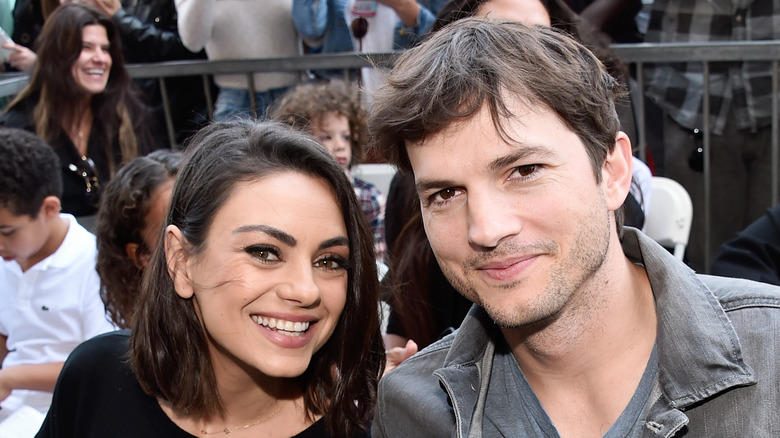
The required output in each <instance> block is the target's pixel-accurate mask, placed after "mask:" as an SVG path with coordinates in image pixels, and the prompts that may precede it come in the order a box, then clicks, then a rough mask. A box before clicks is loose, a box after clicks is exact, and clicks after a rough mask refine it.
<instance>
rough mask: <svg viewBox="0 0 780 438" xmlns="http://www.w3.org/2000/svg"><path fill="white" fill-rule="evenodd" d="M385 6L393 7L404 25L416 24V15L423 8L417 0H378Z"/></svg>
mask: <svg viewBox="0 0 780 438" xmlns="http://www.w3.org/2000/svg"><path fill="white" fill-rule="evenodd" d="M378 1H379V3H382V4H383V5H385V6H388V7H390V8H393V10H394V11H395V13H396V14H398V18H400V19H401V23H403V25H404V26H405V27H415V26H417V17H418V16H419V15H420V10H421V9H424V8H423V7H422V6H421V5H420V4H419V3H417V0H378Z"/></svg>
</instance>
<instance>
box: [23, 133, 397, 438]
mask: <svg viewBox="0 0 780 438" xmlns="http://www.w3.org/2000/svg"><path fill="white" fill-rule="evenodd" d="M302 207H303V208H302ZM166 224H167V226H166V228H165V231H164V233H163V234H162V236H161V238H162V241H161V242H159V243H158V246H157V249H156V250H155V252H154V254H153V255H152V259H151V261H150V264H149V266H148V267H147V272H146V273H145V275H144V280H143V283H142V291H141V297H140V303H139V306H140V307H139V309H138V311H137V313H136V317H135V322H134V324H133V331H132V333H131V334H130V335H128V334H127V333H126V332H124V333H121V332H120V333H115V334H112V335H109V336H103V337H98V338H94V339H92V340H90V341H88V342H86V343H84V344H82V346H80V347H79V348H78V349H77V351H76V352H74V354H72V355H71V357H70V358H69V359H68V361H67V363H66V364H65V366H64V368H63V372H62V374H61V375H60V380H59V382H58V386H57V388H56V389H55V392H54V401H53V403H52V407H51V409H50V411H49V414H48V417H47V418H46V420H45V422H44V425H43V427H42V429H41V431H40V432H39V433H38V437H55V436H78V437H104V436H112V437H139V436H143V437H147V438H151V437H191V436H193V435H194V436H204V435H206V436H208V435H213V434H219V435H222V434H231V436H236V437H241V436H279V437H282V436H283V437H290V436H316V437H327V436H338V437H342V436H355V435H356V434H358V433H360V432H361V431H364V430H365V429H366V427H367V423H368V422H369V421H370V418H371V414H372V411H373V404H374V399H375V394H376V383H377V379H378V377H379V375H380V373H381V369H382V367H383V364H384V351H383V348H382V340H381V334H380V331H379V321H378V320H379V316H378V312H377V300H378V285H377V280H376V270H375V264H374V255H373V244H372V239H371V233H370V231H369V228H368V226H367V224H366V222H365V219H364V218H363V216H362V212H361V210H360V206H359V205H358V203H357V200H356V199H355V195H354V192H353V191H352V187H351V185H350V184H349V180H348V179H347V177H346V175H344V172H343V171H342V170H341V168H340V167H339V166H338V164H337V163H336V162H335V160H333V159H332V158H331V157H330V155H329V153H328V152H327V151H326V150H325V149H323V148H322V147H320V146H319V145H318V144H317V143H316V142H315V141H314V140H313V139H311V138H310V137H307V136H305V135H304V134H301V133H297V132H295V131H294V130H292V129H291V128H288V127H284V126H283V125H279V124H254V123H252V122H234V123H222V124H215V125H211V126H209V127H207V128H205V129H204V130H202V131H201V132H200V133H198V134H196V136H195V137H194V139H193V140H192V142H191V143H190V145H189V147H188V150H187V155H186V156H185V159H184V164H183V166H182V169H181V170H180V172H179V175H178V177H177V179H176V183H175V185H174V190H173V195H172V198H171V206H170V209H169V212H168V216H167V218H166ZM128 336H129V341H128ZM128 357H129V363H128V361H127V358H128Z"/></svg>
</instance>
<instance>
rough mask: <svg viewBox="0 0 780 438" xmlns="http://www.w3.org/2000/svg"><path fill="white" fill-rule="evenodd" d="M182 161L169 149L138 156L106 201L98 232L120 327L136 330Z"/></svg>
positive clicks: (100, 262) (110, 305)
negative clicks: (144, 278) (146, 276)
mask: <svg viewBox="0 0 780 438" xmlns="http://www.w3.org/2000/svg"><path fill="white" fill-rule="evenodd" d="M180 160H181V153H180V152H172V151H168V150H163V149H160V150H157V151H154V152H152V153H151V154H149V155H145V156H142V157H138V158H136V159H134V160H132V161H130V162H129V163H127V164H126V165H124V166H123V167H122V168H120V169H119V171H118V172H117V173H116V176H114V178H113V179H112V180H111V181H109V182H108V184H107V185H106V187H105V191H104V192H103V195H102V197H101V200H100V208H99V209H98V214H97V220H96V229H95V234H96V236H97V247H98V258H97V271H98V274H99V275H100V296H101V298H102V299H103V303H104V304H105V305H106V310H107V311H108V313H109V315H110V316H111V319H112V320H113V321H114V324H116V325H117V326H118V327H119V328H130V327H131V326H132V323H133V319H134V318H133V316H134V315H135V309H136V308H137V307H138V297H139V295H140V293H141V275H142V274H143V271H144V269H145V268H146V265H147V264H148V263H149V259H150V257H151V255H152V252H153V251H154V250H155V248H156V247H157V242H158V240H159V237H160V233H162V224H163V221H164V220H165V214H166V213H167V212H168V204H169V203H170V199H171V192H172V191H173V181H174V180H175V178H176V173H177V172H178V171H179V161H180Z"/></svg>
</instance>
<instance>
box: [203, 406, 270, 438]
mask: <svg viewBox="0 0 780 438" xmlns="http://www.w3.org/2000/svg"><path fill="white" fill-rule="evenodd" d="M277 404H279V406H277V407H276V409H275V410H274V411H273V412H271V414H270V415H268V416H265V417H263V418H261V419H259V420H257V421H255V422H254V423H249V424H245V425H243V426H235V427H225V428H224V429H222V430H215V431H214V432H208V431H207V430H206V429H201V430H200V433H202V434H203V435H213V434H215V433H220V432H222V433H224V434H225V435H229V434H230V433H231V432H233V431H234V430H243V429H249V428H250V427H253V426H257V425H258V424H260V423H263V422H266V421H268V420H270V419H271V418H273V417H274V415H276V414H277V413H279V410H281V409H282V405H281V404H280V403H279V402H277Z"/></svg>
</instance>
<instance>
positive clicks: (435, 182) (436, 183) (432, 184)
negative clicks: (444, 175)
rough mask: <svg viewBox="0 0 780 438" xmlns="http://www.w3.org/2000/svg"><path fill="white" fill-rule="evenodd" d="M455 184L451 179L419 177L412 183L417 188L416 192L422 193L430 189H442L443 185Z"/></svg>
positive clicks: (452, 185) (451, 185)
mask: <svg viewBox="0 0 780 438" xmlns="http://www.w3.org/2000/svg"><path fill="white" fill-rule="evenodd" d="M456 185H457V184H456V183H455V181H453V180H451V179H430V180H426V179H421V180H420V181H418V182H417V183H416V184H415V185H414V188H415V190H417V193H423V192H426V191H428V190H432V189H442V188H445V187H454V186H456Z"/></svg>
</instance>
